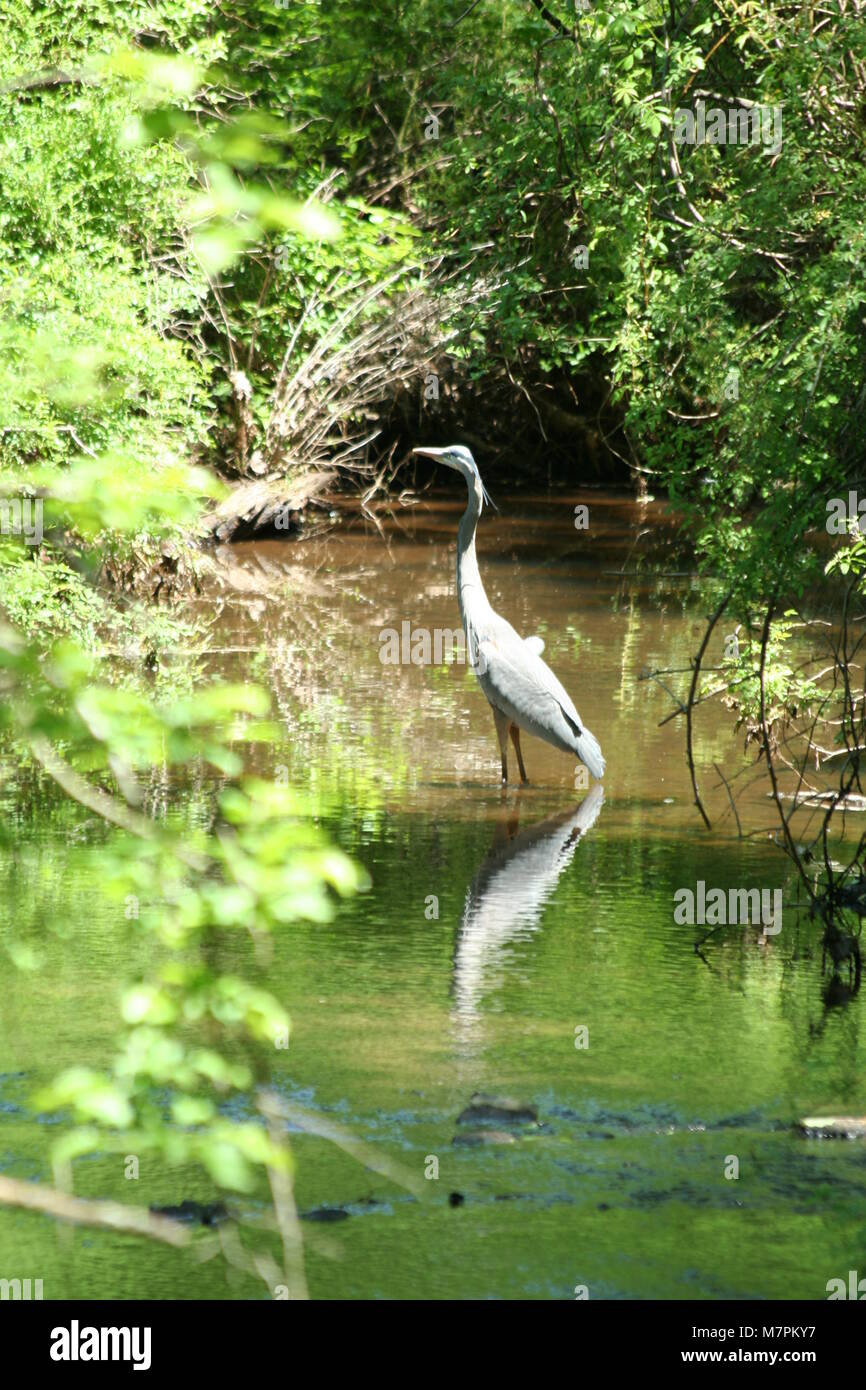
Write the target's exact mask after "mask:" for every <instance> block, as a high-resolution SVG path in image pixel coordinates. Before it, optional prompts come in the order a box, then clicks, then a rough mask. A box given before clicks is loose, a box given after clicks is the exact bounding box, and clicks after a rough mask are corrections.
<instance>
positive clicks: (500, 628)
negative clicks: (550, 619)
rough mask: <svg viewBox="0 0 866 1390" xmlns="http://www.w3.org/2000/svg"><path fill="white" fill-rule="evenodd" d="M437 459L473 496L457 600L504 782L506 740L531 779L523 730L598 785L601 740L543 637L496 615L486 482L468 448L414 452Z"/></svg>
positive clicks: (460, 535)
mask: <svg viewBox="0 0 866 1390" xmlns="http://www.w3.org/2000/svg"><path fill="white" fill-rule="evenodd" d="M412 452H413V453H415V454H424V455H425V456H426V457H427V458H432V459H436V461H437V462H438V463H444V464H446V465H447V467H448V468H453V469H455V470H456V471H457V472H458V473H462V475H463V477H464V478H465V479H466V486H467V488H468V490H469V502H468V505H467V507H466V511H465V512H464V513H463V516H462V518H461V521H460V526H459V529H458V532H457V598H458V602H459V604H460V618H461V621H462V623H463V631H464V632H465V634H466V647H467V651H468V653H469V658H470V660H471V662H472V666H473V669H474V671H475V674H476V676H477V677H478V683H479V685H480V686H481V689H482V690H483V691H484V694H485V695H486V696H487V699H488V701H489V704H490V707H491V709H492V711H493V719H494V722H495V724H496V733H497V736H498V738H499V750H500V752H501V754H502V781H503V783H506V782H507V781H508V759H507V748H508V737H509V734H510V736H511V741H512V743H513V744H514V751H515V753H516V754H517V766H518V767H519V769H520V777H521V781H523V782H524V783H525V782H527V781H528V780H529V779H528V778H527V776H526V768H525V767H524V765H523V755H522V753H521V751H520V730H521V729H524V730H525V731H526V732H527V733H528V734H535V736H536V738H542V739H544V741H545V743H551V744H552V745H553V747H554V748H559V749H560V750H561V751H562V752H563V753H573V754H575V755H576V756H577V757H578V758H579V759H580V761H581V762H582V763H584V764H585V765H586V767H587V768H588V769H589V771H590V772H591V773H592V775H593V777H603V776H604V757H603V756H602V751H601V749H600V747H599V745H598V741H597V740H596V738H595V737H594V736H593V735H592V734H591V733H590V732H589V730H588V729H587V728H586V727H585V726H584V723H583V720H582V719H581V717H580V715H579V714H578V712H577V710H576V709H575V707H574V704H573V703H572V701H571V698H570V696H569V695H568V693H567V692H566V691H565V690H564V688H563V687H562V685H560V683H559V681H558V680H557V679H556V676H555V675H554V674H553V672H552V671H551V669H550V667H549V666H548V665H547V663H546V662H544V661H542V659H541V653H542V651H543V650H544V642H543V641H542V639H541V638H540V637H526V638H523V637H521V636H520V635H519V634H518V633H517V632H515V630H514V628H513V627H512V626H511V624H510V623H509V622H507V621H506V619H505V618H500V616H499V614H498V613H495V612H494V611H493V608H492V607H491V606H490V602H489V600H488V598H487V594H486V593H485V592H484V585H483V584H482V582H481V575H480V573H479V570H478V560H477V558H476V555H475V532H476V529H477V527H478V518H479V517H480V515H481V508H482V506H483V504H484V502H485V501H486V502H489V501H490V498H489V497H488V496H487V492H486V490H485V488H484V484H483V483H482V481H481V474H480V473H479V472H478V465H477V463H476V462H475V460H474V458H473V457H472V455H471V453H470V452H469V450H468V449H467V448H466V447H465V446H464V445H463V444H450V445H448V446H447V447H446V448H444V449H430V448H423V449H422V448H418V449H413V451H412Z"/></svg>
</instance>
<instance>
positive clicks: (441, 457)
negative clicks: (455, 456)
mask: <svg viewBox="0 0 866 1390" xmlns="http://www.w3.org/2000/svg"><path fill="white" fill-rule="evenodd" d="M412 453H413V454H424V455H425V457H426V458H428V459H436V460H437V462H439V463H444V464H446V466H447V467H448V468H456V466H457V465H456V464H453V463H452V462H451V461H450V459H447V458H446V457H445V455H446V454H447V453H448V450H447V449H413V450H412ZM458 471H459V470H458Z"/></svg>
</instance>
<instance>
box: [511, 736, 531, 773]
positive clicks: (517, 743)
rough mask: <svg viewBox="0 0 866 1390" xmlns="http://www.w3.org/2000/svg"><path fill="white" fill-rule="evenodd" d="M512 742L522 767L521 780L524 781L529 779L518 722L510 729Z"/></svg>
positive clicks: (518, 762)
mask: <svg viewBox="0 0 866 1390" xmlns="http://www.w3.org/2000/svg"><path fill="white" fill-rule="evenodd" d="M509 733H510V734H511V742H512V743H513V744H514V751H515V753H516V754H517V766H518V767H519V768H520V780H521V782H523V783H526V782H528V781H529V778H528V777H527V775H526V768H525V767H524V766H523V754H522V753H521V751H520V730H519V729H518V727H517V725H516V724H512V725H511V728H510V730H509Z"/></svg>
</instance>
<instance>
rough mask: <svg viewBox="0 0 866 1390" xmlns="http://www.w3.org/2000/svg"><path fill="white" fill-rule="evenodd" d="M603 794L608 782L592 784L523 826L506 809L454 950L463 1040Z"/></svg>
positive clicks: (475, 882)
mask: <svg viewBox="0 0 866 1390" xmlns="http://www.w3.org/2000/svg"><path fill="white" fill-rule="evenodd" d="M603 802H604V789H603V788H602V787H593V789H592V791H591V792H590V793H589V795H588V796H586V797H585V798H584V800H583V801H582V802H580V803H579V805H577V806H571V807H570V808H569V809H568V810H567V811H561V812H558V813H557V814H556V815H553V816H548V817H547V819H546V820H543V821H539V822H537V823H536V824H535V825H531V826H529V827H528V828H527V829H525V830H520V831H519V830H518V829H517V819H516V815H517V813H516V812H515V811H513V810H510V809H509V810H508V811H504V812H503V813H502V815H501V816H500V819H499V824H498V826H497V830H496V835H495V836H494V841H493V847H492V849H491V851H490V853H489V854H488V855H487V857H486V859H484V861H483V863H482V864H481V867H480V868H479V870H478V872H477V874H476V875H475V878H474V879H473V880H472V883H471V885H470V887H469V889H468V891H467V893H466V903H465V906H464V909H463V920H462V922H461V924H460V930H459V932H458V934H457V944H456V948H455V952H454V973H453V995H454V1013H455V1018H456V1020H457V1023H458V1031H459V1033H460V1035H461V1037H462V1038H463V1039H464V1041H468V1040H469V1038H470V1037H471V1036H472V1035H473V1033H474V1032H475V1031H476V1027H477V1024H478V1021H479V1018H480V1012H481V1002H482V999H483V997H484V996H485V995H486V994H489V993H491V992H492V991H494V990H495V989H497V988H499V987H500V986H501V985H502V984H503V982H504V980H505V976H506V974H507V970H508V966H509V963H510V961H511V959H512V957H513V947H514V945H515V944H516V943H517V942H520V941H526V940H527V939H528V938H529V937H531V936H532V935H533V933H534V932H535V931H537V929H538V925H539V923H540V921H541V915H542V912H543V911H544V906H545V903H546V902H547V900H548V898H549V897H550V895H551V893H552V892H553V890H554V888H555V887H556V885H557V883H558V881H559V878H560V875H561V874H562V873H563V871H564V870H565V869H566V868H567V867H568V865H569V864H570V863H571V861H572V859H573V857H574V852H575V850H576V849H577V846H578V844H579V843H580V841H581V839H582V838H583V836H584V835H585V834H586V833H587V831H588V830H590V829H591V828H592V826H593V825H595V822H596V821H597V820H598V816H599V813H600V811H601V808H602V804H603Z"/></svg>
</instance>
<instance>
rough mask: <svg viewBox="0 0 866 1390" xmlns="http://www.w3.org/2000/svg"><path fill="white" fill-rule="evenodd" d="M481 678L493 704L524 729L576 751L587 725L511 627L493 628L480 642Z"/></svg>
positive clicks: (506, 625)
mask: <svg viewBox="0 0 866 1390" xmlns="http://www.w3.org/2000/svg"><path fill="white" fill-rule="evenodd" d="M478 664H479V671H478V679H479V681H480V683H481V688H482V690H483V691H484V693H485V695H486V696H487V698H488V700H490V702H491V704H493V705H495V706H497V708H498V709H501V710H502V712H503V713H504V714H507V715H510V716H511V718H512V719H514V720H515V721H516V722H517V723H518V724H519V725H520V726H521V727H522V728H525V729H528V730H529V732H530V733H537V734H538V735H539V737H541V738H547V739H548V740H550V739H551V737H553V739H554V741H556V742H559V743H561V744H562V746H563V747H564V748H565V749H567V750H569V751H572V750H573V749H574V742H575V738H576V737H579V736H580V734H581V732H582V731H583V721H582V720H581V718H580V715H579V714H578V712H577V710H576V709H575V707H574V702H573V701H572V699H571V697H570V695H569V694H568V692H567V691H566V690H565V689H564V688H563V686H562V685H561V684H560V682H559V681H558V680H557V679H556V676H555V675H554V674H553V672H552V671H551V669H550V667H549V666H548V665H547V663H546V662H544V661H542V659H541V657H540V656H536V654H535V653H534V652H533V651H531V650H530V648H529V647H528V646H527V644H526V643H525V642H524V641H523V639H522V638H520V637H518V635H517V633H516V632H515V631H514V629H513V628H512V627H511V626H510V624H505V623H503V624H502V625H501V626H499V625H497V626H495V627H491V628H489V629H488V631H487V632H486V633H485V634H484V635H483V636H482V637H481V640H480V642H479V663H478Z"/></svg>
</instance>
